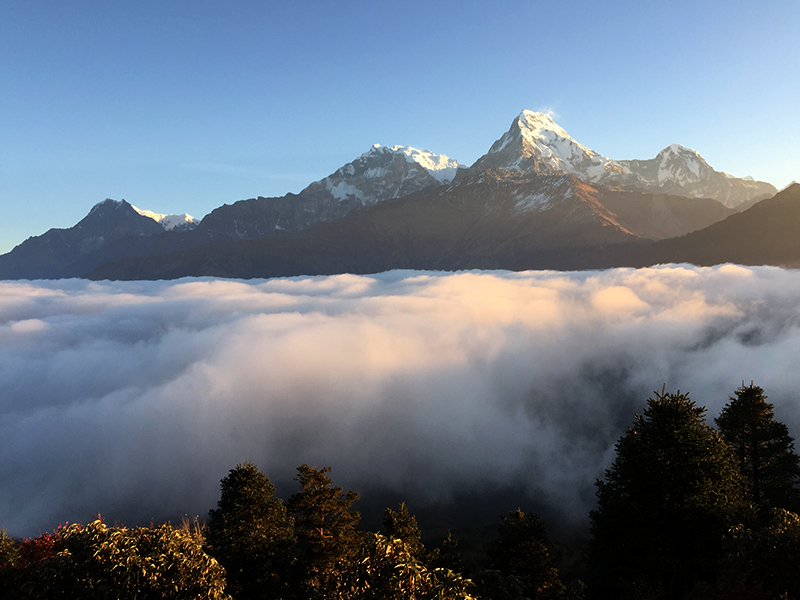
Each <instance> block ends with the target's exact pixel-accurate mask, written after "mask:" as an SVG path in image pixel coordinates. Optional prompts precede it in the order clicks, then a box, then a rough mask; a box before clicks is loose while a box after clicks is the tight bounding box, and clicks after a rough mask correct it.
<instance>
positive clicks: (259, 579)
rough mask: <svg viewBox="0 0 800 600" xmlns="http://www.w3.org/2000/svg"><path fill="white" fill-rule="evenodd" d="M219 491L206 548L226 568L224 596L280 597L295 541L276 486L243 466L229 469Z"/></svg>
mask: <svg viewBox="0 0 800 600" xmlns="http://www.w3.org/2000/svg"><path fill="white" fill-rule="evenodd" d="M220 489H221V492H222V493H221V496H220V499H219V502H217V508H216V509H212V510H210V511H209V513H208V516H209V522H208V530H207V532H206V548H207V551H208V553H209V554H211V555H212V556H213V557H214V558H216V559H217V560H218V561H219V562H220V564H222V566H223V567H225V570H226V573H227V579H228V586H229V591H230V592H231V593H232V595H233V596H234V597H235V598H237V600H239V599H251V598H278V597H281V596H282V595H283V593H284V588H285V586H286V584H287V580H286V572H287V570H288V569H289V567H290V565H291V561H292V556H291V550H292V547H293V545H294V541H295V540H294V523H293V521H292V518H291V517H290V516H289V515H288V514H287V511H286V507H285V506H284V505H283V501H282V500H280V499H279V498H277V497H275V486H274V485H273V484H272V482H271V481H270V480H269V478H268V477H267V476H266V475H264V474H263V473H262V472H261V471H259V470H258V467H256V465H254V464H253V463H251V462H246V463H244V464H239V465H236V468H235V469H231V470H230V472H229V473H228V475H227V476H226V477H225V478H223V479H222V480H221V482H220Z"/></svg>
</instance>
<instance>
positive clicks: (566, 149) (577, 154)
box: [473, 110, 627, 182]
mask: <svg viewBox="0 0 800 600" xmlns="http://www.w3.org/2000/svg"><path fill="white" fill-rule="evenodd" d="M473 167H477V168H479V169H492V168H502V169H508V170H517V171H522V172H524V173H527V172H537V173H569V174H570V175H576V176H578V177H580V178H581V179H585V180H587V181H591V182H602V181H604V180H605V179H607V178H608V177H609V176H611V175H623V174H626V173H627V171H626V169H625V168H624V167H622V166H620V165H619V164H618V163H616V162H615V161H613V160H611V159H609V158H606V157H605V156H602V155H600V154H597V153H596V152H594V151H593V150H590V149H589V148H587V147H586V146H583V145H581V144H579V143H578V142H576V141H575V140H573V139H572V137H570V135H569V134H568V133H567V132H566V131H565V130H564V129H563V128H562V127H560V126H559V125H557V124H556V123H555V122H554V121H553V119H552V118H551V117H550V115H548V114H546V113H542V112H533V111H531V110H523V111H522V112H521V113H519V115H518V116H517V118H516V119H514V122H513V123H512V124H511V128H510V129H509V130H508V131H507V132H506V133H505V134H503V137H501V138H500V139H499V140H497V141H496V142H495V143H494V144H493V145H492V147H491V148H490V149H489V152H488V153H487V154H485V155H484V156H483V157H481V158H480V159H478V161H477V162H476V163H475V164H474V165H473Z"/></svg>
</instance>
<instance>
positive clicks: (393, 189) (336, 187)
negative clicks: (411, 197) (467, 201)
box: [299, 144, 460, 206]
mask: <svg viewBox="0 0 800 600" xmlns="http://www.w3.org/2000/svg"><path fill="white" fill-rule="evenodd" d="M459 167H460V165H459V164H458V161H457V160H453V159H451V158H448V157H447V156H445V155H443V154H434V153H432V152H429V151H427V150H417V149H416V148H412V147H410V146H392V147H391V148H389V147H387V146H381V145H380V144H375V145H374V146H372V148H370V149H369V150H368V151H367V152H365V153H364V154H362V155H361V156H359V157H358V158H357V159H355V160H354V161H352V162H350V163H347V164H346V165H344V166H343V167H341V168H339V169H337V171H336V172H335V173H333V174H331V175H329V176H328V177H325V178H324V179H321V180H320V181H316V182H314V183H312V184H311V185H309V186H308V187H307V188H305V189H304V190H303V191H302V192H300V194H299V195H300V196H319V195H330V196H332V197H333V198H335V199H336V200H338V201H339V202H340V203H351V202H355V203H358V204H361V205H362V206H368V205H371V204H376V203H378V202H383V201H384V200H391V199H393V198H401V197H403V196H407V195H408V194H412V193H414V192H418V191H420V190H423V189H426V188H429V187H433V186H438V185H442V184H443V183H449V182H450V181H451V180H452V179H453V177H454V176H455V173H456V171H457V170H458V169H459Z"/></svg>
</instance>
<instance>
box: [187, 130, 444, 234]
mask: <svg viewBox="0 0 800 600" xmlns="http://www.w3.org/2000/svg"><path fill="white" fill-rule="evenodd" d="M459 166H460V165H459V164H458V161H456V160H452V159H449V158H448V157H447V156H444V155H437V154H433V153H431V152H428V151H425V150H417V149H416V148H411V147H410V146H393V147H391V148H387V147H386V146H381V145H379V144H375V145H374V146H373V147H372V148H370V149H369V150H368V151H367V152H365V153H364V154H362V155H361V156H359V157H358V158H357V159H355V160H354V161H352V162H349V163H347V164H346V165H344V166H343V167H341V168H339V169H337V170H336V172H335V173H332V174H331V175H329V176H328V177H325V178H324V179H321V180H320V181H316V182H314V183H312V184H310V185H309V186H308V187H306V188H305V189H304V190H303V191H301V192H300V193H299V194H287V195H286V196H282V197H279V198H263V197H258V198H254V199H250V200H241V201H239V202H236V203H234V204H233V205H230V206H228V205H227V204H226V205H223V206H221V207H219V208H217V209H215V210H213V211H212V212H211V213H209V214H208V215H207V216H206V217H205V218H204V219H203V220H202V222H201V223H200V225H199V227H198V230H199V232H200V233H201V234H203V235H205V236H207V237H208V239H210V240H223V239H228V240H254V239H259V238H262V237H264V236H267V235H271V234H273V233H276V232H280V231H300V230H302V229H305V228H306V227H308V226H309V225H312V224H313V223H319V222H326V221H333V220H335V219H340V218H342V217H343V216H345V215H347V214H348V213H350V212H352V211H354V210H360V209H362V208H364V207H366V206H372V205H374V204H377V203H379V202H384V201H386V200H391V199H394V198H401V197H403V196H407V195H409V194H413V193H415V192H418V191H421V190H424V189H428V188H434V187H438V186H440V185H443V184H446V183H449V182H450V180H452V178H453V177H454V176H455V174H456V171H457V170H458V168H459Z"/></svg>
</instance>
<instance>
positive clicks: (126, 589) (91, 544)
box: [14, 519, 229, 600]
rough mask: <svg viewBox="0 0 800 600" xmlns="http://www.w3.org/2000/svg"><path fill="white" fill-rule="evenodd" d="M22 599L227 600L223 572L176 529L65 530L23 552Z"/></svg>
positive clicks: (95, 525) (29, 543) (93, 526)
mask: <svg viewBox="0 0 800 600" xmlns="http://www.w3.org/2000/svg"><path fill="white" fill-rule="evenodd" d="M15 575H16V576H15V579H14V586H15V588H16V595H17V597H26V598H45V599H48V600H49V599H56V598H91V599H95V598H97V599H107V598H109V599H110V598H116V599H120V600H123V599H124V600H127V599H131V600H134V599H136V600H149V599H154V600H155V599H157V598H158V599H161V598H168V599H174V600H184V599H185V600H189V599H190V598H191V599H207V600H226V599H228V598H229V596H228V595H227V594H226V593H225V570H224V569H223V568H222V567H221V566H220V565H219V563H217V561H216V560H214V559H213V558H211V557H210V556H208V555H207V554H206V553H205V552H204V551H203V549H202V547H201V545H200V544H199V543H198V542H197V540H196V539H195V537H194V536H192V535H191V533H188V534H187V532H186V531H183V530H180V529H175V528H173V527H172V526H171V525H168V524H167V525H160V526H150V527H139V528H134V529H127V528H125V527H113V528H112V527H107V526H106V525H105V524H104V523H103V522H102V521H100V520H99V519H98V520H96V521H93V522H91V523H89V524H88V525H86V526H85V527H82V526H81V525H67V526H64V527H61V528H59V529H57V530H56V531H55V532H54V533H53V534H45V535H44V536H40V537H39V538H36V539H34V540H26V541H25V542H24V543H23V544H22V545H21V547H20V560H19V562H18V564H17V572H16V573H15Z"/></svg>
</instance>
